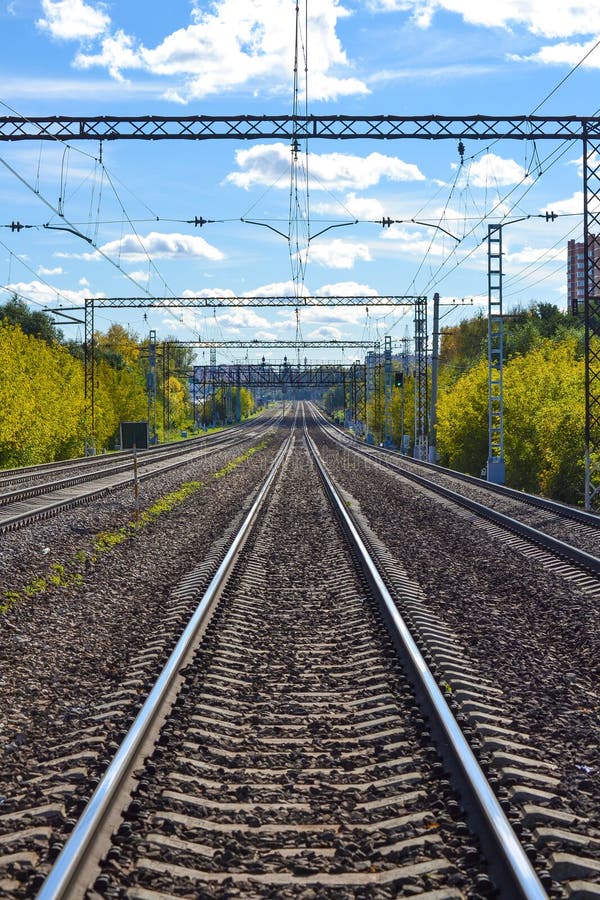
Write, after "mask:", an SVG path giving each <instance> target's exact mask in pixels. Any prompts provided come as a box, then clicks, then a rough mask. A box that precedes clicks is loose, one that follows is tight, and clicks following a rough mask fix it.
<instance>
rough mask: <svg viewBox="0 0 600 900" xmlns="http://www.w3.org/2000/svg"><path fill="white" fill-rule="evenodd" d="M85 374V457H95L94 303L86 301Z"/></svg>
mask: <svg viewBox="0 0 600 900" xmlns="http://www.w3.org/2000/svg"><path fill="white" fill-rule="evenodd" d="M83 318H84V326H83V327H84V334H85V337H84V340H83V353H84V372H83V393H84V399H85V417H86V426H87V434H86V437H85V455H86V456H93V455H94V453H95V452H96V404H95V402H94V401H95V384H96V372H95V356H96V354H95V353H94V349H95V348H94V301H93V300H86V301H85V312H84V317H83Z"/></svg>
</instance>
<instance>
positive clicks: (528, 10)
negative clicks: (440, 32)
mask: <svg viewBox="0 0 600 900" xmlns="http://www.w3.org/2000/svg"><path fill="white" fill-rule="evenodd" d="M369 6H370V8H371V9H372V10H374V11H376V12H409V13H411V14H412V19H413V21H414V22H415V24H416V25H418V26H419V27H420V28H428V27H429V26H430V25H431V24H432V21H433V18H434V16H435V14H436V12H451V13H456V14H457V15H460V16H462V18H463V20H464V21H465V22H466V23H468V24H470V25H481V26H483V27H485V28H506V29H508V28H511V27H513V26H519V25H520V26H523V27H525V28H526V29H527V30H528V31H530V32H532V33H533V34H539V35H542V36H543V37H547V38H561V37H569V36H570V35H582V34H597V33H598V32H600V7H598V6H597V5H596V4H593V3H582V2H581V0H502V2H498V3H490V2H487V3H482V2H481V0H370V2H369Z"/></svg>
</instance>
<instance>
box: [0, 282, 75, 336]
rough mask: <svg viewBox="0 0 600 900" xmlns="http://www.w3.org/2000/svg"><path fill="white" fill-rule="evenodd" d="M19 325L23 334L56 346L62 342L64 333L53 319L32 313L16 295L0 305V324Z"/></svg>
mask: <svg viewBox="0 0 600 900" xmlns="http://www.w3.org/2000/svg"><path fill="white" fill-rule="evenodd" d="M1 321H6V322H7V323H8V324H9V325H18V326H19V327H20V329H21V331H22V332H23V334H30V335H32V336H33V337H37V338H40V339H41V340H43V341H46V343H47V344H56V343H60V342H61V341H62V337H63V336H62V332H61V331H60V330H59V329H58V328H56V326H55V324H54V322H53V321H52V319H51V317H50V316H49V315H47V314H46V313H44V312H40V311H38V312H32V311H31V310H30V309H29V307H28V306H27V304H26V303H25V301H24V300H21V298H20V297H17V295H16V294H14V295H13V296H12V297H11V299H10V300H8V301H7V302H6V303H4V304H0V322H1Z"/></svg>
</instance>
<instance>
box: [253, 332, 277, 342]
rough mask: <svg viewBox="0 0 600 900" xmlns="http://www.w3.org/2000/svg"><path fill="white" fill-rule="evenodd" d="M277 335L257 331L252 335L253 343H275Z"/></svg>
mask: <svg viewBox="0 0 600 900" xmlns="http://www.w3.org/2000/svg"><path fill="white" fill-rule="evenodd" d="M277 338H278V335H277V334H276V333H275V332H274V331H257V332H255V334H254V340H255V341H276V340H277Z"/></svg>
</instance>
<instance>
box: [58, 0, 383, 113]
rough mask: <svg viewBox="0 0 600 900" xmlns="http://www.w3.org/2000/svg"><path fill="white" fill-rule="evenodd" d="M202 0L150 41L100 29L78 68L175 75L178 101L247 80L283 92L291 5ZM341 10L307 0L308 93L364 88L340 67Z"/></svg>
mask: <svg viewBox="0 0 600 900" xmlns="http://www.w3.org/2000/svg"><path fill="white" fill-rule="evenodd" d="M65 2H67V0H65ZM70 2H72V3H73V2H74V0H70ZM79 2H81V0H79ZM206 6H207V5H206V4H200V2H195V3H194V4H193V11H192V20H193V21H192V24H190V25H187V26H185V27H183V28H179V29H177V30H176V31H174V32H172V33H171V34H169V35H167V36H166V37H165V38H164V39H163V40H162V41H160V43H158V44H157V45H156V46H155V47H145V46H144V45H143V44H142V43H141V42H139V41H137V40H136V38H135V37H133V36H132V35H128V34H126V33H125V32H123V31H116V32H114V33H112V34H106V35H104V37H103V40H102V41H101V43H100V47H99V48H98V51H97V52H91V51H90V50H89V48H85V49H83V50H81V51H80V52H79V53H78V54H77V57H76V65H77V66H79V67H80V68H82V69H88V68H91V67H93V66H100V67H103V68H106V69H108V71H109V72H110V73H111V74H112V75H113V77H116V78H122V77H123V72H124V71H127V70H136V69H137V70H139V69H142V70H144V71H146V72H151V73H152V74H153V75H158V76H163V77H167V78H171V79H177V84H176V85H175V86H171V87H170V88H168V89H167V90H166V91H165V93H164V96H165V97H166V98H167V99H169V100H171V101H174V102H180V103H186V102H188V101H190V100H194V99H199V98H202V97H206V96H209V95H211V94H217V93H223V92H226V91H231V90H234V89H239V88H240V87H242V86H245V85H253V86H255V89H256V88H258V86H260V87H261V89H263V90H265V89H266V90H267V91H269V92H271V93H273V94H282V93H289V92H290V89H291V78H290V72H291V71H292V67H293V58H294V31H293V22H294V19H293V12H294V11H293V5H292V4H291V3H290V2H289V0H253V2H252V3H248V2H244V0H215V2H213V3H212V4H210V7H209V8H208V9H207V8H206ZM346 15H348V12H347V11H346V10H345V9H344V7H342V6H341V5H340V3H339V0H321V2H320V3H319V4H318V5H317V4H312V8H311V6H310V5H309V9H308V37H306V36H305V39H306V41H307V44H308V46H309V47H310V54H311V55H310V96H311V99H313V100H334V99H336V98H337V97H340V96H347V95H350V94H367V93H369V90H368V88H367V86H366V85H365V84H364V82H362V81H360V80H359V79H357V78H355V77H352V76H350V77H344V76H343V75H341V74H340V71H341V70H343V69H345V68H347V67H348V65H349V64H348V59H347V57H346V53H345V51H344V49H343V48H342V45H341V43H340V40H339V38H338V36H337V34H336V26H337V23H338V20H339V19H341V18H343V17H345V16H346ZM99 33H100V32H98V34H99Z"/></svg>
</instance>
